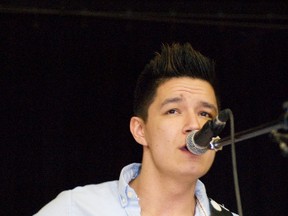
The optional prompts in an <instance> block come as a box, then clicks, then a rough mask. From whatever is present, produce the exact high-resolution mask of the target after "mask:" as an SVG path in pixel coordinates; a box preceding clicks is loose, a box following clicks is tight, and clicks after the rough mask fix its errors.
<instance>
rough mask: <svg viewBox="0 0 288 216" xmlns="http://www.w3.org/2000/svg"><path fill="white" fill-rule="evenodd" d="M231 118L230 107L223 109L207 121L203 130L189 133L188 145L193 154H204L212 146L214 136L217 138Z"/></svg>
mask: <svg viewBox="0 0 288 216" xmlns="http://www.w3.org/2000/svg"><path fill="white" fill-rule="evenodd" d="M228 118H229V109H224V110H222V111H221V112H220V113H219V115H218V116H216V118H215V119H212V120H209V121H207V122H206V123H205V124H204V126H203V127H202V128H201V130H194V131H192V132H191V133H189V134H188V135H187V138H186V147H187V149H188V150H189V151H190V152H192V153H193V154H197V155H201V154H204V153H205V152H206V151H207V150H208V149H209V147H210V144H211V141H212V140H213V138H216V136H218V135H219V134H220V132H221V131H222V130H223V129H224V127H225V125H226V121H227V120H228Z"/></svg>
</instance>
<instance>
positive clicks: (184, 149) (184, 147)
mask: <svg viewBox="0 0 288 216" xmlns="http://www.w3.org/2000/svg"><path fill="white" fill-rule="evenodd" d="M180 150H182V151H188V152H189V150H188V148H187V146H186V145H185V146H183V147H181V148H180Z"/></svg>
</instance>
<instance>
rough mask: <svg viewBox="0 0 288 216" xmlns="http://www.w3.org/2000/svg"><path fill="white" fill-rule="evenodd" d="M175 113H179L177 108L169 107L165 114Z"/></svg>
mask: <svg viewBox="0 0 288 216" xmlns="http://www.w3.org/2000/svg"><path fill="white" fill-rule="evenodd" d="M177 113H179V110H177V109H170V110H168V111H167V112H166V114H168V115H172V114H177Z"/></svg>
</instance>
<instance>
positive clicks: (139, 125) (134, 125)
mask: <svg viewBox="0 0 288 216" xmlns="http://www.w3.org/2000/svg"><path fill="white" fill-rule="evenodd" d="M130 132H131V134H132V135H133V137H134V139H135V141H136V142H137V143H139V144H141V145H143V146H146V145H147V144H146V139H145V132H144V122H143V120H142V119H141V118H139V117H136V116H133V117H132V118H131V119H130Z"/></svg>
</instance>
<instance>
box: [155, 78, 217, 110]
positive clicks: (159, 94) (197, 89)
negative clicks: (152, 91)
mask: <svg viewBox="0 0 288 216" xmlns="http://www.w3.org/2000/svg"><path fill="white" fill-rule="evenodd" d="M173 98H181V100H183V101H185V100H193V101H194V100H195V101H202V102H204V103H208V104H211V105H213V106H215V107H216V109H217V101H216V96H215V92H214V89H213V87H212V86H211V84H210V83H208V82H207V81H204V80H201V79H194V78H190V77H181V78H172V79H170V80H167V81H166V82H164V83H162V84H161V85H160V86H159V87H158V89H157V91H156V95H155V100H154V102H156V103H160V104H162V105H163V103H164V104H165V102H167V101H169V100H170V99H173Z"/></svg>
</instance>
